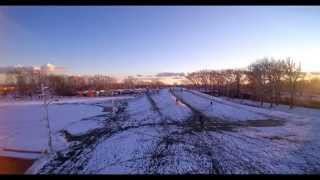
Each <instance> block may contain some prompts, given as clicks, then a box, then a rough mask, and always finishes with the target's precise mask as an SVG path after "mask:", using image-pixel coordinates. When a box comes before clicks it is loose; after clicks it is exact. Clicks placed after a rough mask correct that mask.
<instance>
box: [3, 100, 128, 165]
mask: <svg viewBox="0 0 320 180" xmlns="http://www.w3.org/2000/svg"><path fill="white" fill-rule="evenodd" d="M128 98H131V97H129V96H123V97H120V96H119V97H103V98H101V97H100V98H65V99H59V101H58V102H54V103H53V104H51V105H49V120H50V125H51V129H52V138H53V147H54V150H61V149H64V148H67V143H66V142H65V140H64V138H63V137H62V136H61V134H60V130H62V129H67V130H69V131H70V132H71V133H79V132H81V131H83V130H84V129H88V130H90V129H94V128H95V127H99V126H100V125H101V124H99V123H98V121H99V118H100V119H101V118H103V117H104V116H105V115H106V112H102V111H103V107H104V106H111V104H112V102H111V100H120V99H128ZM0 117H1V118H0V124H1V126H0V156H11V157H21V158H32V159H33V158H38V157H39V156H40V155H41V154H40V152H43V151H44V150H45V149H47V147H48V130H47V129H46V122H45V121H44V118H45V109H44V108H43V106H42V102H41V101H19V102H15V101H10V102H8V101H6V102H0ZM86 119H94V120H96V122H92V121H84V120H86ZM80 120H82V121H80ZM12 150H13V151H12ZM16 150H18V151H19V152H17V151H16ZM20 150H22V151H30V152H20Z"/></svg>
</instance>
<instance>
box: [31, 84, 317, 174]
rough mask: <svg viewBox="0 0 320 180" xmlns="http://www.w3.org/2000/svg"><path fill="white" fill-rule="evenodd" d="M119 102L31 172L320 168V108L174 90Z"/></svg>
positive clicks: (266, 171) (253, 171)
mask: <svg viewBox="0 0 320 180" xmlns="http://www.w3.org/2000/svg"><path fill="white" fill-rule="evenodd" d="M211 102H212V104H211ZM121 108H122V110H121V111H120V112H119V113H117V114H116V116H114V117H113V118H109V119H107V120H106V123H105V124H104V128H103V130H100V131H95V132H92V133H88V134H87V135H86V136H85V137H86V138H83V139H82V140H80V141H77V142H78V143H77V144H75V145H73V146H71V147H69V148H68V149H66V150H63V151H60V153H58V154H55V155H52V156H50V157H46V158H43V159H41V161H38V163H36V164H35V165H34V166H33V167H32V168H31V169H30V171H28V173H40V174H48V173H49V174H52V173H53V174H56V173H57V174H59V173H64V174H186V173H190V174H193V173H195V174H199V173H204V174H288V173H291V174H302V173H310V174H313V173H319V172H320V163H319V162H320V141H319V140H320V136H319V133H318V131H319V128H320V123H319V116H318V115H317V113H319V111H318V110H312V113H303V112H304V111H303V110H299V111H300V113H293V112H290V111H291V110H290V111H289V110H281V108H280V109H266V108H257V107H253V106H247V105H243V104H240V103H236V102H231V101H228V100H225V99H223V98H215V97H211V96H208V95H205V94H202V93H199V92H195V91H181V90H177V89H176V90H172V91H171V90H169V89H163V90H161V91H160V92H159V93H149V94H147V95H143V96H140V97H138V98H135V99H130V100H128V101H127V102H126V103H122V104H121ZM305 111H306V112H307V111H308V109H306V110H305Z"/></svg>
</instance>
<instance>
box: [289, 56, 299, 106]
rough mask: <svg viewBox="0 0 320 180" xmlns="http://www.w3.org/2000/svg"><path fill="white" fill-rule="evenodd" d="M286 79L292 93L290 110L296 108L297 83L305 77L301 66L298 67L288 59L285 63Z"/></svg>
mask: <svg viewBox="0 0 320 180" xmlns="http://www.w3.org/2000/svg"><path fill="white" fill-rule="evenodd" d="M285 65H286V66H285V79H286V81H287V83H288V86H289V93H290V104H289V105H290V108H291V109H292V108H293V106H294V103H295V102H294V101H295V98H296V91H297V82H298V81H299V80H300V79H301V78H302V77H303V73H302V72H301V64H300V63H299V65H298V66H297V65H296V63H295V62H294V61H293V60H292V59H291V58H287V59H286V61H285Z"/></svg>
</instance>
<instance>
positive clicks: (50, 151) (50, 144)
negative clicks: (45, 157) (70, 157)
mask: <svg viewBox="0 0 320 180" xmlns="http://www.w3.org/2000/svg"><path fill="white" fill-rule="evenodd" d="M47 90H48V87H46V86H44V85H43V84H41V92H42V97H43V106H44V108H45V121H46V127H47V129H48V137H49V139H48V147H49V154H50V153H52V152H53V147H52V136H51V126H50V121H49V104H50V103H52V102H54V101H58V100H56V99H49V100H47V95H48V93H47Z"/></svg>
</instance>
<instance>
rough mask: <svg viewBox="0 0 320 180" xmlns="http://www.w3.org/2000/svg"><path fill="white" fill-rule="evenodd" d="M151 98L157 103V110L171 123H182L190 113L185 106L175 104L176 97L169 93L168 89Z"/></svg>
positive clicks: (178, 103)
mask: <svg viewBox="0 0 320 180" xmlns="http://www.w3.org/2000/svg"><path fill="white" fill-rule="evenodd" d="M152 98H153V99H154V100H155V101H156V102H157V105H158V108H159V109H160V111H161V112H162V113H163V114H164V115H165V118H168V119H170V120H171V121H172V120H175V121H183V120H185V119H187V118H188V117H189V116H190V115H191V113H192V112H191V110H190V109H189V108H188V107H187V106H186V105H184V104H182V103H181V102H176V97H175V96H173V95H172V94H171V93H169V90H168V89H164V90H162V91H160V92H159V94H154V95H152ZM169 107H170V108H169Z"/></svg>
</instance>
